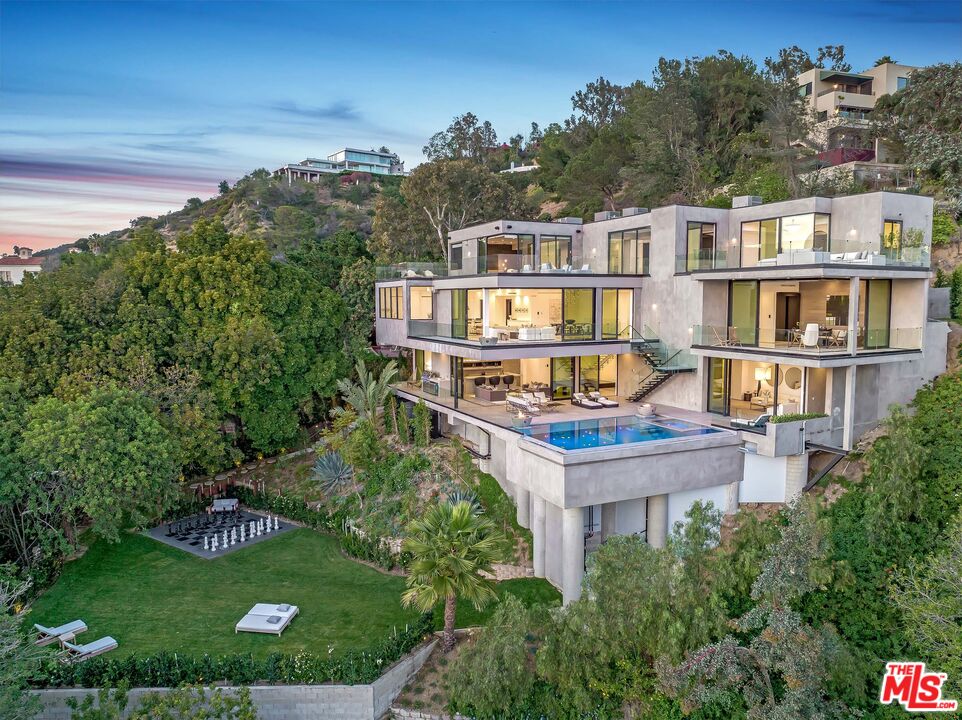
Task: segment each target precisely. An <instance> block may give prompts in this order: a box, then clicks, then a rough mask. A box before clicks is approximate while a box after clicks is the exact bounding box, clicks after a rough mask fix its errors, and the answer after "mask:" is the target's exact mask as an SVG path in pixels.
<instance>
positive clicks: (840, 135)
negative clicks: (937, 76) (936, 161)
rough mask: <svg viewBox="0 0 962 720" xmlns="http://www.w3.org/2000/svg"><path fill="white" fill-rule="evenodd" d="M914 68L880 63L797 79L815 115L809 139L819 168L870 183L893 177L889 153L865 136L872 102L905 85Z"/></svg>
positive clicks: (876, 140) (807, 74) (811, 72)
mask: <svg viewBox="0 0 962 720" xmlns="http://www.w3.org/2000/svg"><path fill="white" fill-rule="evenodd" d="M915 70H917V68H915V67H913V66H911V65H900V64H897V63H882V64H880V65H876V66H875V67H872V68H869V69H868V70H865V71H863V72H860V73H853V72H842V71H839V70H826V69H824V68H814V69H812V70H807V71H806V72H804V73H802V74H801V75H799V76H798V79H797V82H798V92H799V94H800V95H801V96H802V97H803V98H805V99H806V101H807V102H808V104H809V107H810V108H811V110H812V112H813V113H814V115H815V124H814V126H813V128H812V138H811V140H812V141H814V142H815V144H816V146H817V147H818V148H819V152H818V160H819V163H820V165H822V166H823V167H838V166H845V167H839V168H838V171H836V172H840V171H846V172H848V173H850V174H855V175H856V176H857V177H859V178H868V179H872V178H875V177H876V176H879V174H883V173H884V174H886V175H892V173H893V172H894V171H897V170H898V169H899V168H900V166H898V165H893V164H892V162H893V158H892V157H891V154H890V152H889V151H888V149H887V148H886V146H885V143H884V142H882V140H880V139H879V138H876V137H873V136H872V133H871V132H870V129H871V128H870V126H871V119H872V112H873V110H874V108H875V103H876V102H877V101H878V99H879V98H880V97H882V96H883V95H890V94H892V93H895V92H897V91H899V90H901V89H902V88H904V87H906V86H907V85H908V83H909V78H910V76H911V74H912V73H913V72H914V71H915Z"/></svg>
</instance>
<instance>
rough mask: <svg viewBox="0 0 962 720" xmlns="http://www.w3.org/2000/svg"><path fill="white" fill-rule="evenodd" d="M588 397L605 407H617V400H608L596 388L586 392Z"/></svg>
mask: <svg viewBox="0 0 962 720" xmlns="http://www.w3.org/2000/svg"><path fill="white" fill-rule="evenodd" d="M588 397H589V398H591V399H592V400H594V401H595V402H598V403H601V404H602V405H604V406H605V407H609V408H611V407H618V403H617V402H615V401H614V400H609V399H608V398H606V397H605V396H604V395H602V394H601V393H600V392H598V391H597V390H596V391H595V392H590V393H588Z"/></svg>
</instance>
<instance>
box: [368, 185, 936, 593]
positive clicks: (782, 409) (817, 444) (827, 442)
mask: <svg viewBox="0 0 962 720" xmlns="http://www.w3.org/2000/svg"><path fill="white" fill-rule="evenodd" d="M734 205H735V207H733V208H732V209H730V210H728V209H715V208H703V207H691V206H680V205H674V206H669V207H663V208H656V209H654V210H647V209H643V208H627V209H625V210H622V211H620V212H606V213H599V214H598V215H597V216H596V218H595V222H592V223H583V222H582V221H581V220H580V219H577V218H562V219H560V220H558V221H555V222H532V221H519V220H509V219H505V220H496V221H494V222H489V223H485V224H483V225H477V226H475V227H471V228H466V229H464V230H459V231H457V232H452V233H451V234H450V237H449V238H448V258H447V263H446V264H428V263H408V264H401V265H398V266H393V267H391V268H380V269H379V274H378V281H377V286H376V295H377V297H376V313H377V340H378V343H379V345H381V346H393V347H397V348H400V349H402V350H403V351H405V355H406V356H407V357H408V359H409V365H408V367H407V370H406V371H405V377H404V380H403V381H402V382H399V383H397V385H396V386H395V391H396V393H397V395H398V397H399V398H401V399H403V400H407V401H411V402H415V401H417V400H418V399H423V400H424V401H425V402H426V403H427V404H428V406H429V407H430V408H431V409H432V411H434V416H435V422H436V430H437V431H438V432H440V433H444V434H452V435H458V436H460V437H461V438H462V439H463V440H464V441H465V443H466V445H467V446H468V447H469V448H470V449H471V450H472V452H473V453H474V454H476V455H477V457H478V458H479V459H480V462H481V464H482V467H483V468H484V469H485V470H486V471H487V472H490V473H491V474H492V475H494V476H495V477H496V478H497V479H498V481H499V482H500V483H501V484H502V485H503V486H504V488H505V489H506V491H508V492H509V493H510V494H511V495H512V496H513V497H514V498H515V500H516V501H517V505H518V519H519V522H520V523H521V524H522V525H524V526H525V527H530V528H531V530H532V533H533V536H534V568H535V574H536V575H538V576H539V577H547V578H548V579H549V580H551V581H552V582H554V583H555V584H556V585H558V586H559V587H560V588H561V589H562V590H563V592H564V596H565V599H566V600H571V599H572V598H575V597H577V596H578V593H579V592H580V583H581V578H582V575H583V571H584V561H585V553H586V552H590V551H591V550H592V549H594V548H595V547H597V545H598V544H599V543H600V542H602V541H603V540H604V538H605V537H607V536H608V535H611V534H624V533H637V534H640V535H642V536H644V537H646V538H647V540H648V542H650V543H651V544H653V545H659V546H660V545H662V544H664V542H665V539H666V536H667V533H668V531H669V529H670V528H671V526H672V525H673V524H674V523H675V522H676V521H679V520H682V519H683V517H684V514H685V512H686V511H687V510H688V508H689V507H690V506H691V504H692V502H694V501H695V500H698V499H701V500H710V501H712V502H713V503H714V504H715V506H716V507H719V508H721V509H723V510H725V511H726V512H734V510H735V509H737V507H738V504H739V503H749V502H784V501H786V500H787V499H789V498H790V497H791V496H793V495H795V494H797V493H799V492H801V491H802V490H803V489H804V488H805V487H806V486H807V485H809V484H810V483H811V482H814V481H815V480H817V479H818V478H819V477H820V475H821V474H823V473H824V472H827V470H828V469H830V468H831V466H832V465H833V463H834V462H836V461H837V458H840V457H841V456H842V455H843V454H844V452H845V451H846V450H848V449H851V448H852V447H853V444H854V442H855V441H856V440H857V439H858V438H859V436H861V435H862V434H863V433H864V432H865V431H867V430H869V429H871V428H872V427H874V426H875V425H876V424H877V423H878V421H879V420H880V419H881V418H883V417H884V416H885V415H886V414H887V410H888V406H889V404H890V403H893V402H902V403H904V402H906V401H908V400H909V399H911V397H912V396H913V394H914V393H915V391H916V389H917V388H918V387H919V386H921V385H922V384H923V383H925V382H927V381H928V380H930V379H931V378H932V377H934V376H935V375H937V374H939V373H941V372H943V371H944V369H945V355H946V335H947V331H948V328H947V326H946V324H945V323H944V322H941V321H933V320H930V319H929V318H928V313H927V307H928V286H929V280H930V271H929V246H930V243H931V225H932V210H933V205H932V200H931V198H927V197H922V196H917V195H906V194H897V193H887V192H882V193H869V194H864V195H855V196H847V197H837V198H823V197H811V198H805V199H801V200H791V201H785V202H778V203H770V204H761V202H760V201H759V200H758V199H757V198H751V197H742V198H736V201H735V203H734ZM778 416H781V417H783V418H784V419H785V420H786V421H787V422H774V423H769V422H768V421H769V420H770V419H771V418H772V417H778Z"/></svg>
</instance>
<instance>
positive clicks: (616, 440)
mask: <svg viewBox="0 0 962 720" xmlns="http://www.w3.org/2000/svg"><path fill="white" fill-rule="evenodd" d="M521 432H522V433H523V434H525V435H527V436H528V437H530V438H533V439H535V440H540V441H541V442H545V443H548V444H549V445H554V446H555V447H559V448H561V449H562V450H584V449H586V448H596V447H609V446H612V445H627V444H628V443H637V442H651V441H652V440H671V439H675V438H688V437H696V436H698V435H710V434H712V433H717V432H721V431H720V430H718V429H717V428H712V427H707V426H705V425H698V424H696V423H692V422H688V421H687V420H679V419H678V418H671V417H663V416H660V415H652V416H649V417H646V418H642V417H640V416H638V415H626V416H624V417H613V418H599V419H597V420H572V421H569V422H555V423H547V424H543V425H534V426H532V427H527V428H524V429H523V430H522V431H521Z"/></svg>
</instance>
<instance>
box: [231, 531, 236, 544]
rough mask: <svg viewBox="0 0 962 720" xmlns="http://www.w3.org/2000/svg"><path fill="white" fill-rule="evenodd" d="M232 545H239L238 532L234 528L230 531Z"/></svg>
mask: <svg viewBox="0 0 962 720" xmlns="http://www.w3.org/2000/svg"><path fill="white" fill-rule="evenodd" d="M230 544H231V545H236V544H237V531H236V530H235V529H234V528H231V530H230Z"/></svg>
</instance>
